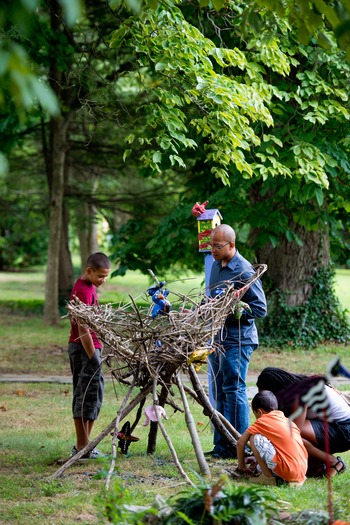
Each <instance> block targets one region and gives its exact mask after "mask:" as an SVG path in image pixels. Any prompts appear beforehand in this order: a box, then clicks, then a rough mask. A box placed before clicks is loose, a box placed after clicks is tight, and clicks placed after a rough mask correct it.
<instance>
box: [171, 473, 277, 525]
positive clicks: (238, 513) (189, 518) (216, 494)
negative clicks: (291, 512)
mask: <svg viewBox="0 0 350 525" xmlns="http://www.w3.org/2000/svg"><path fill="white" fill-rule="evenodd" d="M273 501H274V497H273V494H272V493H271V492H269V491H268V490H267V489H266V488H265V487H259V486H251V487H245V486H237V485H233V484H232V483H227V482H225V480H224V479H223V478H221V479H220V480H219V481H218V482H217V483H215V484H214V485H212V486H208V485H206V484H201V485H199V486H198V487H196V488H195V489H192V490H191V491H189V492H187V493H185V494H184V495H183V496H181V497H179V498H178V499H177V500H176V501H175V503H174V504H173V506H172V510H171V512H170V514H169V515H168V516H167V517H166V518H165V520H164V522H163V523H164V524H165V525H184V524H188V525H221V524H224V523H227V524H229V525H265V524H267V523H268V521H269V518H270V517H271V516H272V515H273V514H274V513H275V512H274V510H273V505H272V503H273Z"/></svg>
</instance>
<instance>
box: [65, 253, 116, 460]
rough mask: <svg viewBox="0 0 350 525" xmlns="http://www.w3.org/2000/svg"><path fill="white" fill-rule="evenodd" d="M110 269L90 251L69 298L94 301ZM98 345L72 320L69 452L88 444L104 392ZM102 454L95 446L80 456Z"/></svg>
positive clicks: (100, 255) (106, 261)
mask: <svg viewBox="0 0 350 525" xmlns="http://www.w3.org/2000/svg"><path fill="white" fill-rule="evenodd" d="M110 271H111V263H110V261H109V259H108V257H107V256H106V255H105V254H104V253H101V252H96V253H93V254H92V255H90V256H89V257H88V259H87V261H86V270H85V272H84V274H83V275H82V276H81V277H79V279H78V280H77V281H76V283H75V285H74V287H73V290H72V293H71V296H70V299H71V300H72V299H74V297H77V298H78V299H80V301H82V302H83V303H85V304H87V305H88V306H92V305H97V304H98V299H97V293H96V288H97V287H99V286H101V284H103V283H104V282H105V281H106V279H107V277H108V276H109V273H110ZM101 348H102V344H101V343H100V341H99V340H98V337H97V335H96V334H95V332H93V331H92V330H90V329H89V328H88V327H87V326H86V325H84V324H82V323H81V322H79V321H74V320H71V331H70V337H69V345H68V355H69V361H70V367H71V371H72V374H73V405H72V410H73V419H74V425H75V433H76V445H75V446H74V447H73V448H72V452H71V456H74V455H75V454H77V452H79V451H80V450H82V449H83V448H85V447H86V446H87V445H88V444H89V441H90V434H91V431H92V428H93V425H94V422H95V421H96V419H97V418H98V415H99V412H100V409H101V405H102V401H103V394H104V377H103V372H102V363H101V354H100V351H101ZM101 455H102V454H101V452H100V451H99V450H98V449H93V450H92V451H91V452H89V453H88V454H87V455H86V456H83V458H84V459H96V458H98V457H99V456H101Z"/></svg>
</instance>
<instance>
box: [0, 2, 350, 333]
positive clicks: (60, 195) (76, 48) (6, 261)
mask: <svg viewBox="0 0 350 525" xmlns="http://www.w3.org/2000/svg"><path fill="white" fill-rule="evenodd" d="M15 4H16V5H17V7H19V6H20V7H21V9H19V11H18V10H17V11H15ZM34 4H35V7H36V9H35V10H32V11H31V16H30V18H29V21H28V16H27V17H26V18H25V17H24V14H23V10H24V9H25V8H24V7H23V6H24V4H22V3H21V2H19V1H18V2H12V3H11V5H12V8H13V11H12V10H10V11H9V10H7V11H6V14H5V16H3V17H2V19H3V20H5V22H4V23H3V27H2V35H3V43H4V45H3V46H2V52H3V53H4V52H6V51H7V53H8V56H11V57H12V62H13V63H14V64H15V66H13V67H12V70H13V71H15V72H16V71H17V73H18V70H20V66H19V65H18V64H20V65H22V69H23V63H28V64H29V65H30V67H29V69H28V75H29V76H30V75H32V76H33V78H34V79H35V81H37V83H35V81H34V80H32V84H31V83H30V82H29V81H28V82H24V80H23V81H22V84H21V87H22V91H23V92H24V93H27V97H24V96H23V97H22V99H21V97H20V96H19V95H18V93H19V92H21V90H20V89H19V88H18V87H17V89H14V80H16V78H18V74H17V76H16V75H15V74H13V71H12V76H11V75H10V74H9V72H10V73H11V71H10V70H9V72H8V74H7V76H6V75H4V79H5V80H6V79H7V82H4V83H3V86H4V87H3V90H2V99H3V104H2V108H1V113H2V115H1V116H2V118H1V124H0V134H1V150H2V153H3V154H4V155H3V157H2V159H3V164H4V163H6V162H7V159H8V162H9V170H8V171H7V172H6V170H5V169H4V170H3V176H2V179H1V186H2V191H1V197H0V198H1V204H2V210H3V214H2V217H1V219H0V221H1V223H0V231H1V237H0V239H1V241H0V242H1V247H2V250H1V257H0V265H1V268H2V269H6V268H8V267H13V266H15V265H16V264H18V265H23V266H25V265H30V264H33V263H36V262H38V261H41V262H42V261H43V259H44V254H46V253H47V254H48V255H47V282H46V299H45V318H46V320H47V322H49V323H55V322H57V319H58V304H59V300H61V301H63V302H64V301H65V300H66V299H67V297H68V293H69V291H70V289H71V286H72V282H73V279H74V276H73V266H72V261H71V246H72V243H73V242H77V241H76V239H78V240H79V247H80V252H81V255H82V260H85V258H86V255H87V254H88V253H89V252H91V251H93V250H95V249H97V248H98V239H97V234H96V232H97V229H96V224H97V221H99V220H101V218H102V217H103V219H104V220H105V221H106V223H107V224H108V228H109V238H110V252H111V254H112V259H113V261H114V264H115V265H116V268H117V270H116V271H117V273H119V274H123V273H125V271H127V269H140V270H141V271H143V272H147V269H148V268H150V267H151V268H153V269H154V270H155V271H156V272H166V270H167V269H168V268H169V267H176V268H177V269H178V270H179V271H184V270H186V269H191V270H195V271H202V258H201V256H200V255H198V254H197V253H196V251H197V243H196V235H195V231H196V230H195V228H196V224H195V221H194V219H193V217H192V216H191V213H190V212H191V208H192V205H193V204H194V202H196V201H204V200H209V202H210V204H209V206H210V207H219V208H220V209H221V212H222V214H223V216H224V221H225V222H227V223H230V224H231V225H232V226H234V227H235V229H236V230H237V234H238V246H239V249H240V250H241V251H242V252H244V253H245V254H247V256H249V257H250V258H251V259H252V260H253V261H256V262H266V263H267V264H268V267H269V270H268V281H266V283H265V285H266V288H267V291H268V294H269V302H270V316H269V323H266V328H265V331H266V335H267V336H268V335H269V333H275V327H276V321H275V318H276V316H277V318H279V319H280V320H281V319H282V318H283V316H281V312H282V311H283V312H285V314H286V318H285V319H286V320H285V323H284V326H285V327H286V326H287V325H288V326H290V327H292V330H291V331H292V332H293V334H295V333H297V334H298V335H297V336H296V342H298V340H299V342H300V341H301V340H306V339H307V338H306V336H305V326H306V327H308V326H309V327H310V329H309V331H308V334H309V335H310V337H309V339H310V340H311V339H312V337H314V335H315V334H320V337H322V339H330V338H331V339H337V338H338V339H339V338H341V339H344V338H345V339H346V337H347V335H346V334H347V332H348V327H347V323H346V319H345V317H344V315H343V314H342V312H341V311H340V309H339V305H337V304H336V300H335V298H334V295H333V296H332V294H331V295H329V294H328V293H325V290H326V289H327V286H328V288H331V283H332V272H331V270H329V264H330V262H331V261H333V262H336V263H337V264H341V265H347V262H348V259H349V244H348V218H347V217H348V207H349V189H348V188H349V167H350V166H349V158H348V155H349V144H350V142H349V133H348V120H349V99H348V94H349V84H348V78H349V64H348V61H347V58H346V55H347V51H348V48H347V45H348V44H347V40H346V35H347V26H346V24H345V26H344V24H342V30H341V31H340V29H339V27H338V26H337V24H336V18H335V17H333V18H332V21H333V22H332V23H331V22H330V21H329V20H328V19H329V17H330V14H329V13H330V11H329V8H327V13H326V15H325V16H322V17H321V18H320V16H319V15H317V17H316V18H314V19H313V18H312V17H311V18H312V20H313V23H314V26H312V24H311V26H310V25H309V29H307V28H305V23H304V25H303V24H301V25H300V24H296V23H295V19H293V17H292V18H291V15H292V13H291V11H289V12H288V15H287V14H286V13H284V12H282V11H281V10H280V9H277V12H276V9H274V8H273V6H269V5H265V6H260V5H259V3H258V2H256V3H254V4H251V5H248V4H246V3H244V2H236V1H235V2H233V1H229V2H225V3H218V4H211V3H210V2H209V3H206V2H204V3H203V2H201V4H198V3H197V2H190V1H183V2H179V3H178V4H177V5H175V4H173V3H172V2H154V5H152V4H147V3H146V4H145V5H143V6H142V9H141V10H137V11H136V12H135V11H132V10H131V9H130V5H127V4H122V3H120V4H118V5H116V3H113V2H111V3H109V2H108V1H107V0H98V1H94V2H92V1H87V2H86V3H85V8H84V13H83V12H82V11H80V12H79V4H78V3H77V2H72V3H70V4H69V5H70V7H69V10H72V6H73V8H74V9H75V11H74V10H73V12H71V11H69V12H68V11H67V6H66V4H65V2H62V3H60V2H58V1H56V0H50V1H47V2H39V1H38V2H33V5H34ZM299 4H300V5H304V3H303V2H301V3H300V2H299ZM299 4H298V5H299ZM135 5H136V4H135ZM274 5H275V6H276V5H277V4H274ZM305 5H306V4H305ZM318 7H320V6H318ZM305 9H306V8H305ZM344 9H345V10H346V9H347V5H346V3H344ZM344 12H345V11H344ZM26 14H27V15H28V13H26ZM78 15H79V16H78ZM305 17H306V15H305ZM305 17H304V21H305V20H307V17H306V18H305ZM327 17H328V18H327ZM24 20H26V22H24ZM73 20H74V23H73ZM343 21H344V20H343ZM332 25H333V29H335V31H334V32H333V31H332V27H331V26H332ZM338 25H339V24H338ZM310 28H311V29H310ZM320 44H322V46H321V45H320ZM6 46H7V47H6ZM11 46H12V47H11ZM13 46H15V47H13ZM13 49H15V50H17V51H18V50H25V57H24V55H22V57H20V58H19V62H18V63H17V69H16V61H15V58H14V57H16V55H15V54H12V55H11V53H13V51H11V50H13ZM24 58H25V60H26V61H27V62H25V61H24ZM33 65H35V68H36V69H35V75H34V72H33ZM11 79H12V80H11ZM44 81H46V84H44ZM45 85H49V86H50V87H51V90H47V89H46V88H45ZM33 86H34V87H33ZM35 86H36V87H35ZM38 86H39V87H38ZM35 90H36V91H35ZM320 283H323V286H324V288H322V287H321V289H319V288H320V287H319V284H320ZM316 292H317V299H316V300H315V299H314V298H313V296H314V294H315V293H316ZM310 300H311V307H310ZM312 301H314V302H315V303H313V302H312ZM313 304H314V305H315V304H316V305H317V306H312V305H313ZM315 308H316V309H317V316H311V312H313V311H314V310H315ZM274 311H275V313H276V316H274V315H273V312H274ZM330 311H331V313H332V315H330V314H329V312H330ZM291 312H292V313H293V315H294V318H295V319H296V321H295V323H291V322H290V319H291ZM325 312H328V315H327V316H326V315H325ZM306 317H307V319H306ZM315 317H316V319H315ZM305 319H306V321H305ZM326 319H327V322H326ZM317 322H318V323H320V326H317ZM282 324H283V323H282ZM269 325H270V327H269ZM301 325H302V326H303V327H304V328H303V330H304V333H303V332H302V331H300V330H302V329H301V328H300V326H301ZM321 327H322V329H321ZM299 328H300V330H299ZM269 330H270V332H269ZM281 330H282V328H281ZM293 334H291V333H287V334H285V336H283V337H284V338H283V337H281V341H282V343H285V342H286V340H288V341H289V340H290V339H291V337H292V335H293ZM309 342H310V341H309Z"/></svg>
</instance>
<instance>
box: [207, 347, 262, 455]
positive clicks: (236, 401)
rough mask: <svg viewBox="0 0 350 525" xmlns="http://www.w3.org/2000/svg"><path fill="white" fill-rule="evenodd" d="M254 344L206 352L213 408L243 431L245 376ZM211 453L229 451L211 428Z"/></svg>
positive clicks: (245, 425)
mask: <svg viewBox="0 0 350 525" xmlns="http://www.w3.org/2000/svg"><path fill="white" fill-rule="evenodd" d="M256 348H257V345H241V346H240V347H239V346H231V347H226V348H225V350H224V349H222V350H219V351H215V352H213V353H212V354H210V355H209V362H208V366H210V367H211V385H209V388H211V389H212V393H213V398H214V400H215V408H216V410H218V411H219V412H221V414H223V415H224V416H225V417H226V419H227V420H228V421H229V422H230V423H231V425H232V426H233V427H234V428H235V429H236V430H237V431H238V432H239V433H240V434H243V432H245V431H246V430H247V428H248V426H249V416H250V411H249V403H248V397H247V389H246V378H247V373H248V366H249V361H250V357H251V355H252V353H253V352H254V350H255V349H256ZM214 452H215V453H217V454H220V455H222V454H225V455H226V454H229V450H228V444H227V441H226V440H225V439H224V438H223V437H222V436H221V434H220V433H219V432H218V431H217V430H216V429H215V430H214Z"/></svg>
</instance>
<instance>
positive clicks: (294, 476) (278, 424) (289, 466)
mask: <svg viewBox="0 0 350 525" xmlns="http://www.w3.org/2000/svg"><path fill="white" fill-rule="evenodd" d="M248 432H249V433H250V434H253V435H254V434H262V435H263V436H265V437H266V438H267V439H268V440H269V441H271V443H272V444H273V446H274V447H275V449H276V454H275V457H274V458H273V460H274V462H275V463H276V467H275V470H274V473H275V474H277V476H280V477H281V478H282V479H284V480H285V481H298V482H302V481H305V479H306V476H305V474H306V471H307V451H306V448H305V446H304V443H303V440H302V438H301V435H300V431H299V428H298V427H297V426H296V424H295V423H293V421H289V419H288V418H286V417H285V415H284V414H283V412H281V411H280V410H272V411H271V412H268V413H267V414H263V415H262V416H261V417H259V419H257V420H256V421H255V423H253V424H252V425H251V426H250V427H249V428H248Z"/></svg>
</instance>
